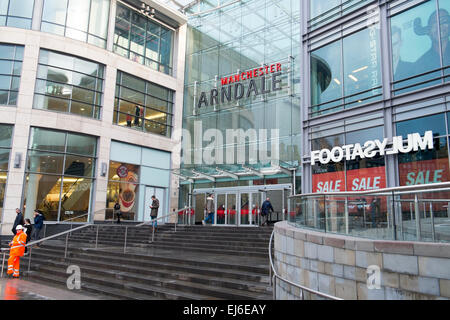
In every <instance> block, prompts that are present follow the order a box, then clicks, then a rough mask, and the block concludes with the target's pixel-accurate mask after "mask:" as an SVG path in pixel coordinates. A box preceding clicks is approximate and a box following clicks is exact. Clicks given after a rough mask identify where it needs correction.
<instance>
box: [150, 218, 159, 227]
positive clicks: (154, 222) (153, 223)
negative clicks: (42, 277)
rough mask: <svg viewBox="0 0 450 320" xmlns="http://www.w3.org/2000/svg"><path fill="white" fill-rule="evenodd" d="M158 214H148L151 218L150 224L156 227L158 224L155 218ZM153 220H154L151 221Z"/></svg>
mask: <svg viewBox="0 0 450 320" xmlns="http://www.w3.org/2000/svg"><path fill="white" fill-rule="evenodd" d="M157 217H158V216H155V217H152V216H150V218H151V219H152V220H151V221H152V225H153V226H154V227H155V228H156V227H157V226H158V221H157V220H156V218H157ZM153 220H154V221H153Z"/></svg>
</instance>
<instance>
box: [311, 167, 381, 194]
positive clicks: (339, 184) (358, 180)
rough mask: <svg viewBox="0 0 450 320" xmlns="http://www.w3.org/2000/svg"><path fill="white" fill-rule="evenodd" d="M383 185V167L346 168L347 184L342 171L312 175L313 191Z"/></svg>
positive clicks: (378, 186)
mask: <svg viewBox="0 0 450 320" xmlns="http://www.w3.org/2000/svg"><path fill="white" fill-rule="evenodd" d="M346 187H347V188H346ZM385 187H386V171H385V167H376V168H364V169H356V170H348V171H347V186H346V185H345V174H344V172H343V171H339V172H328V173H321V174H314V175H313V192H342V191H365V190H377V189H382V188H385Z"/></svg>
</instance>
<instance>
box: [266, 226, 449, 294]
mask: <svg viewBox="0 0 450 320" xmlns="http://www.w3.org/2000/svg"><path fill="white" fill-rule="evenodd" d="M274 247H275V250H274V257H275V258H274V264H275V268H276V270H277V272H278V274H279V275H280V276H281V277H283V278H285V279H287V280H289V281H292V282H294V283H298V284H300V285H303V286H305V287H308V288H311V289H314V290H318V291H320V292H323V293H327V294H329V295H333V296H336V297H339V298H342V299H353V300H356V299H358V300H398V299H400V300H404V299H406V300H415V299H450V244H443V243H425V242H404V241H383V240H369V239H362V238H355V237H350V236H342V235H335V234H328V233H321V232H316V231H311V230H306V229H300V228H295V227H293V226H291V225H289V224H288V223H287V222H286V221H283V222H279V223H277V224H275V235H274ZM369 266H378V267H379V270H380V278H379V279H380V289H368V286H367V278H368V273H367V268H368V267H369ZM276 297H277V299H281V300H285V299H299V298H300V289H298V288H296V287H294V286H291V285H289V284H287V283H283V282H281V281H279V280H278V282H277V287H276ZM305 298H306V299H317V296H315V295H310V294H307V295H305Z"/></svg>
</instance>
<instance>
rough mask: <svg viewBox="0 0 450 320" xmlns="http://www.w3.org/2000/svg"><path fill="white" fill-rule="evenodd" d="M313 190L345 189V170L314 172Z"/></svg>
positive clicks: (330, 190) (338, 190)
mask: <svg viewBox="0 0 450 320" xmlns="http://www.w3.org/2000/svg"><path fill="white" fill-rule="evenodd" d="M312 182H313V192H319V193H321V192H341V191H345V174H344V171H338V172H327V173H320V174H313V176H312Z"/></svg>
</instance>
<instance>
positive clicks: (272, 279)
mask: <svg viewBox="0 0 450 320" xmlns="http://www.w3.org/2000/svg"><path fill="white" fill-rule="evenodd" d="M274 234H275V229H273V231H272V234H271V235H270V241H269V260H270V274H269V278H270V280H271V283H270V284H271V285H272V291H273V299H274V300H275V298H276V287H277V286H276V279H280V280H281V281H283V282H286V283H288V284H290V285H292V286H294V287H297V288H299V289H300V290H301V291H300V294H301V299H302V300H304V298H305V297H304V294H303V291H307V292H309V293H312V294H315V295H318V296H319V297H323V298H327V299H331V300H344V299H342V298H339V297H335V296H332V295H329V294H326V293H323V292H320V291H317V290H314V289H311V288H308V287H305V286H302V285H300V284H298V283H294V282H292V281H289V280H287V279H284V278H283V277H281V276H280V275H279V274H278V273H277V271H276V270H275V266H274V264H273V261H272V239H273V235H274ZM272 272H273V276H272Z"/></svg>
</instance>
